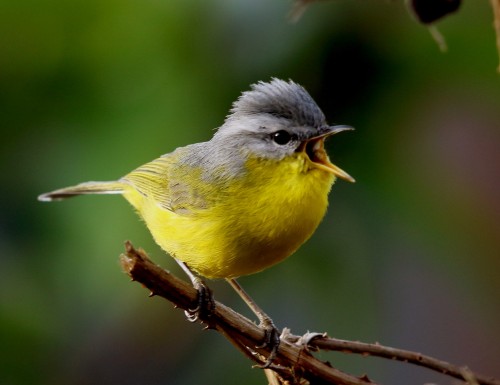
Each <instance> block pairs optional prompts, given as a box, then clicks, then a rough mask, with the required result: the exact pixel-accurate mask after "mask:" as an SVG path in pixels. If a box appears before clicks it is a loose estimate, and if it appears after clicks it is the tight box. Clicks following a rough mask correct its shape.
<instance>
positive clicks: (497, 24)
mask: <svg viewBox="0 0 500 385" xmlns="http://www.w3.org/2000/svg"><path fill="white" fill-rule="evenodd" d="M491 7H492V8H493V20H494V21H493V27H494V28H495V33H496V36H497V52H498V59H499V63H498V67H497V72H499V73H500V0H491Z"/></svg>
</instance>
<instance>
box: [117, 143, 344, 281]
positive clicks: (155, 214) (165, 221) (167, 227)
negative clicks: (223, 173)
mask: <svg viewBox="0 0 500 385" xmlns="http://www.w3.org/2000/svg"><path fill="white" fill-rule="evenodd" d="M246 166H247V169H248V170H250V171H248V172H247V173H246V174H245V176H244V177H241V178H238V179H237V180H235V181H234V183H233V184H232V186H230V187H229V188H226V189H225V191H224V192H223V193H221V195H222V196H221V197H219V198H220V199H215V200H214V202H211V201H210V202H211V203H210V205H209V206H208V207H205V208H201V209H195V210H192V211H191V212H189V213H187V214H186V213H183V214H176V213H175V212H172V211H170V210H167V209H165V208H163V207H160V205H159V204H158V202H156V201H155V200H154V199H152V198H151V197H144V196H143V195H141V194H139V193H138V192H137V191H136V190H133V189H128V191H127V192H126V193H125V197H126V198H127V200H128V201H129V202H130V203H131V204H132V205H133V206H134V207H135V208H136V209H137V211H138V212H139V214H140V215H141V216H142V217H143V218H144V220H145V222H146V224H147V226H148V228H149V230H150V231H151V233H152V234H153V237H154V239H155V240H156V242H157V243H158V244H159V245H160V246H161V247H162V248H163V249H164V250H165V251H167V252H168V253H169V254H170V255H172V256H173V257H175V258H177V259H179V260H181V261H183V262H185V263H186V264H187V265H188V266H189V267H190V268H191V269H193V270H194V271H196V272H197V273H199V274H200V275H202V276H205V277H207V278H234V277H238V276H242V275H247V274H252V273H256V272H258V271H261V270H263V269H265V268H267V267H269V266H271V265H274V264H276V263H278V262H280V261H282V260H283V259H285V258H286V257H288V256H290V255H291V254H292V253H293V252H294V251H295V250H297V248H298V247H299V246H300V245H301V244H302V243H304V242H305V241H306V240H307V239H308V238H309V237H310V236H311V235H312V233H313V232H314V230H315V229H316V227H317V226H318V224H319V223H320V221H321V219H322V218H323V216H324V214H325V212H326V208H327V205H328V200H327V198H328V192H329V191H330V188H331V186H332V184H333V182H334V179H335V178H334V176H333V175H332V174H330V173H328V172H326V171H324V170H320V169H317V168H314V166H313V165H312V164H311V162H310V161H309V159H308V158H307V157H306V155H305V154H303V153H297V154H294V155H293V156H292V157H289V158H287V159H284V160H281V161H279V162H277V161H274V160H258V159H251V160H249V161H248V162H247V164H246ZM193 171H195V170H193ZM203 183H206V182H203ZM201 184H202V182H199V181H198V182H197V188H198V189H199V191H213V188H212V187H210V186H205V187H207V188H206V189H204V188H203V186H201Z"/></svg>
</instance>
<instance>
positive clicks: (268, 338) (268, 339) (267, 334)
mask: <svg viewBox="0 0 500 385" xmlns="http://www.w3.org/2000/svg"><path fill="white" fill-rule="evenodd" d="M259 327H260V328H261V329H262V330H263V331H264V342H263V343H262V344H261V345H258V346H256V348H257V349H262V348H266V347H270V348H271V352H270V353H269V356H267V359H266V361H265V362H264V363H263V364H262V365H257V367H258V368H261V369H267V368H269V367H270V366H271V364H272V363H273V361H274V360H275V359H276V356H277V355H278V349H279V346H280V341H281V340H280V331H279V330H278V329H277V328H276V326H274V323H273V321H272V319H271V318H269V317H267V316H265V317H262V319H261V321H260V324H259Z"/></svg>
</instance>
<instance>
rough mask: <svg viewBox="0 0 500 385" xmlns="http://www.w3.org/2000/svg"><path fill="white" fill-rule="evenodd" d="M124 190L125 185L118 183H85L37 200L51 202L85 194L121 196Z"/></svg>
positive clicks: (47, 194) (50, 193) (51, 193)
mask: <svg viewBox="0 0 500 385" xmlns="http://www.w3.org/2000/svg"><path fill="white" fill-rule="evenodd" d="M126 188H127V185H126V184H125V183H123V182H119V181H112V182H86V183H80V184H78V185H76V186H72V187H66V188H62V189H59V190H55V191H52V192H49V193H45V194H42V195H40V196H39V197H38V200H39V201H43V202H52V201H59V200H63V199H66V198H71V197H74V196H77V195H85V194H123V193H124V192H125V190H126Z"/></svg>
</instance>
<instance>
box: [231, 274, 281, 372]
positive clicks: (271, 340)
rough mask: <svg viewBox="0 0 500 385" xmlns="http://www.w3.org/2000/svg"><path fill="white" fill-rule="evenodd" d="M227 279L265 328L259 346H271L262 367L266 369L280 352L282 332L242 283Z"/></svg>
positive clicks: (260, 324)
mask: <svg viewBox="0 0 500 385" xmlns="http://www.w3.org/2000/svg"><path fill="white" fill-rule="evenodd" d="M226 281H227V282H228V283H229V284H230V285H231V286H232V287H233V289H234V290H235V291H236V292H237V293H238V295H239V296H240V297H241V298H242V299H243V301H245V303H246V304H247V305H248V307H249V308H250V309H251V310H252V311H253V312H254V313H255V315H256V316H257V318H258V319H259V322H260V323H259V326H260V327H261V328H262V329H263V330H264V342H263V343H262V345H260V346H256V347H257V348H263V347H266V346H269V347H271V353H270V354H269V356H268V357H267V360H266V362H265V363H264V364H262V365H261V366H260V367H261V368H263V369H265V368H268V367H269V366H270V365H271V364H272V362H273V361H274V359H275V358H276V355H277V353H278V348H279V345H280V332H279V330H278V329H277V328H276V326H274V323H273V320H272V319H271V317H269V316H268V315H267V314H266V313H264V311H263V310H262V309H261V308H260V306H259V305H257V303H256V302H255V301H254V300H253V299H252V298H251V297H250V296H249V295H248V293H247V292H246V291H245V290H244V289H243V288H242V287H241V286H240V284H239V283H238V282H237V281H236V280H235V279H234V278H226Z"/></svg>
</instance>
